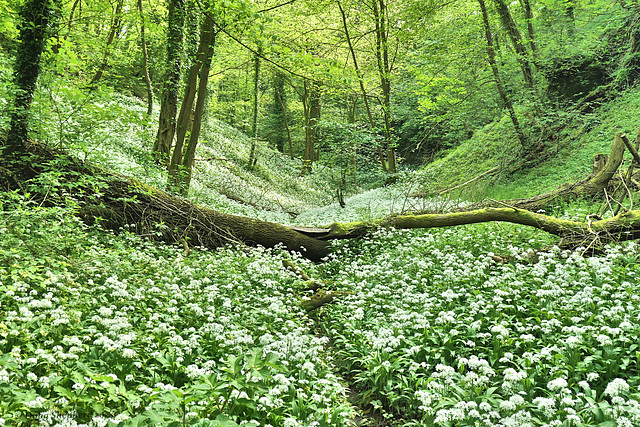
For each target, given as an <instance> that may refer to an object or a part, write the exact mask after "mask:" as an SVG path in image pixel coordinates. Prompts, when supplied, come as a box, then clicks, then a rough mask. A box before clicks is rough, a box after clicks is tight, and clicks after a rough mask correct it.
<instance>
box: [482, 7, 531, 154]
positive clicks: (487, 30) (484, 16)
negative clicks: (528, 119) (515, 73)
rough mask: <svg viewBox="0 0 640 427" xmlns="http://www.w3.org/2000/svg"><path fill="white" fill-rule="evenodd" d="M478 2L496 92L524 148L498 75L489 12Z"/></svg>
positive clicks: (524, 141) (523, 136) (524, 145)
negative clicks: (496, 88)
mask: <svg viewBox="0 0 640 427" xmlns="http://www.w3.org/2000/svg"><path fill="white" fill-rule="evenodd" d="M478 3H479V4H480V9H481V10H482V21H483V22H484V31H485V32H484V34H485V37H486V39H487V57H488V60H489V65H491V70H492V71H493V77H494V78H495V80H496V86H497V87H498V93H499V94H500V98H502V101H503V102H504V104H505V106H506V107H507V110H508V111H509V116H510V117H511V122H512V123H513V127H514V128H515V131H516V134H517V135H518V139H519V140H520V145H521V146H522V148H523V149H526V148H527V146H528V141H527V137H526V136H525V135H524V132H523V131H522V128H521V127H520V121H519V120H518V116H517V115H516V111H515V109H514V108H513V103H512V102H511V98H509V96H508V95H507V91H506V90H505V88H504V85H503V84H502V78H501V77H500V71H499V70H498V62H497V61H496V52H495V50H494V49H493V37H492V36H491V25H490V24H489V14H488V13H487V6H486V5H485V3H484V0H478Z"/></svg>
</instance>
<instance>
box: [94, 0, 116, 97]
mask: <svg viewBox="0 0 640 427" xmlns="http://www.w3.org/2000/svg"><path fill="white" fill-rule="evenodd" d="M123 5H124V0H118V3H117V4H116V10H115V12H114V15H113V20H112V21H111V28H110V29H109V34H108V35H107V43H106V45H105V48H104V56H103V58H102V63H101V64H100V66H99V67H98V70H97V71H96V73H95V74H94V75H93V78H92V79H91V81H90V82H89V86H93V85H95V84H96V83H98V82H99V81H100V79H101V78H102V75H103V74H104V71H105V70H106V69H107V64H108V62H109V56H110V55H111V50H112V49H113V46H112V45H113V44H115V43H114V42H115V38H116V34H117V33H118V31H120V24H121V23H122V7H123Z"/></svg>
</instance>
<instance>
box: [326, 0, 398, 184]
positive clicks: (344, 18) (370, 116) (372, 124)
mask: <svg viewBox="0 0 640 427" xmlns="http://www.w3.org/2000/svg"><path fill="white" fill-rule="evenodd" d="M338 8H339V9H340V14H341V15H342V25H343V26H344V34H345V37H346V38H347V43H348V45H349V51H350V52H351V59H352V60H353V68H354V69H355V70H356V76H357V77H358V83H359V84H360V91H361V92H362V100H363V101H364V107H365V110H366V112H367V118H368V119H369V126H370V127H371V130H372V131H373V130H374V129H375V127H376V126H375V122H374V121H373V114H372V113H371V107H370V105H369V98H368V97H367V91H366V89H365V88H364V77H363V75H362V71H361V70H360V67H358V59H357V57H356V51H355V49H354V48H353V43H352V41H351V36H350V35H349V27H348V26H347V15H346V14H345V13H344V9H343V8H342V5H341V4H340V1H339V0H338ZM377 152H378V159H379V161H380V165H381V166H382V170H383V171H384V172H385V173H386V172H387V162H386V161H385V159H384V151H383V149H382V147H381V146H378V148H377Z"/></svg>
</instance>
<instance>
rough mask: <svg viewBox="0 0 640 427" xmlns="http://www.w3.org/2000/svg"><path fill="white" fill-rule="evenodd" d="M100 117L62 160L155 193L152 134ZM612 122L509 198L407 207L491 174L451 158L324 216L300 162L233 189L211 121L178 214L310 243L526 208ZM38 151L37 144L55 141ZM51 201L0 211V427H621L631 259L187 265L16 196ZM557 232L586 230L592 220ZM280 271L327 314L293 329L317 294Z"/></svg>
mask: <svg viewBox="0 0 640 427" xmlns="http://www.w3.org/2000/svg"><path fill="white" fill-rule="evenodd" d="M627 98H628V99H623V100H622V101H629V102H631V101H633V100H634V99H635V97H632V96H631V95H627ZM622 101H621V102H622ZM112 102H113V103H114V105H111V106H110V105H108V104H107V105H102V106H96V109H102V110H99V111H103V113H104V114H106V113H107V111H108V112H109V114H111V115H115V116H116V117H114V118H113V120H114V122H118V118H120V119H122V120H120V121H119V122H118V123H125V121H124V117H128V118H129V119H128V120H129V121H126V123H128V125H127V126H119V127H118V128H117V129H113V128H111V127H109V126H110V125H109V124H107V122H99V123H93V122H91V120H93V119H92V118H91V117H90V116H89V115H87V116H82V115H76V116H74V119H73V120H72V121H71V122H70V123H67V124H66V126H71V128H74V127H75V128H82V127H83V126H87V124H89V123H91V124H92V126H91V129H92V132H91V135H86V138H85V139H83V140H82V141H81V142H82V143H80V141H78V140H76V141H75V143H73V144H70V145H69V147H68V148H70V149H71V150H72V151H73V152H74V153H75V154H76V155H78V156H79V157H81V158H86V159H89V160H91V161H94V162H97V163H100V164H102V165H104V167H106V168H108V169H110V170H115V171H118V172H121V173H124V174H127V175H133V176H136V177H138V178H139V179H142V180H144V181H145V182H147V183H149V184H151V185H157V186H160V187H162V186H163V178H162V174H163V173H162V171H161V170H160V169H158V168H157V167H156V166H155V164H154V163H153V159H152V158H151V156H150V155H149V154H148V151H147V150H148V142H149V138H150V137H151V136H152V126H151V124H150V122H145V121H144V120H142V119H141V120H139V121H131V120H130V117H131V116H132V115H134V116H135V115H137V116H139V117H142V109H143V108H144V107H143V106H141V105H139V104H137V103H135V102H133V101H131V100H129V99H126V98H114V100H113V101H112ZM116 106H117V108H115V107H116ZM628 110H631V109H628ZM623 111H624V114H622V112H623ZM94 112H95V111H94ZM609 113H610V115H609V116H608V115H607V114H609ZM627 115H628V116H629V117H627ZM614 116H616V117H617V121H616V123H622V122H624V120H627V119H628V120H629V121H631V119H630V113H627V109H624V108H623V107H622V104H620V105H619V106H618V104H612V105H610V106H609V107H607V108H605V109H604V110H603V114H602V115H601V116H599V117H598V118H586V119H580V123H582V124H581V126H582V127H580V126H578V127H575V128H573V130H571V129H569V130H565V131H566V132H568V134H567V135H568V136H570V137H571V138H567V140H571V139H572V138H573V139H575V140H577V141H578V142H576V143H575V144H574V143H573V142H571V143H569V142H566V143H564V142H563V143H562V146H560V145H559V146H558V149H557V150H556V154H555V157H551V158H550V159H549V160H548V161H547V162H545V163H543V164H541V165H539V166H538V167H537V168H536V169H529V170H525V169H522V170H519V171H516V172H515V174H514V175H512V177H513V178H511V179H512V180H513V183H508V182H507V181H506V180H505V179H504V177H505V175H504V173H500V174H497V175H492V176H490V177H487V179H486V180H481V181H480V182H478V183H476V184H475V185H473V186H470V187H469V188H465V189H464V190H462V191H459V192H456V193H455V194H448V195H447V196H445V197H432V198H424V197H416V193H418V192H421V191H423V192H424V191H425V188H426V192H434V191H435V190H437V189H442V188H449V187H450V186H455V185H456V184H458V183H460V182H464V181H465V180H468V179H470V178H472V177H473V176H476V175H478V174H480V173H482V172H484V171H486V170H488V169H490V168H491V167H495V166H496V165H495V164H494V163H492V162H489V161H487V162H486V163H485V164H480V165H479V164H474V163H472V162H467V161H466V160H465V159H467V157H466V156H474V157H477V156H478V152H477V151H473V150H472V149H471V147H472V145H473V144H472V143H469V144H468V145H465V146H462V147H461V148H459V149H458V150H454V151H453V152H451V153H448V154H447V155H446V156H445V157H444V158H443V160H441V161H438V162H435V163H434V164H432V165H428V166H426V167H425V168H423V169H422V170H420V171H411V170H406V171H404V172H403V173H402V174H401V176H400V179H399V180H398V181H397V182H396V184H393V185H390V186H387V187H378V188H368V186H374V184H373V183H374V182H379V181H376V179H377V178H376V177H375V176H367V177H366V179H364V178H363V180H362V181H361V182H360V186H359V187H354V188H353V189H352V194H351V196H350V197H349V198H348V199H347V201H346V202H347V203H346V207H345V208H340V207H339V205H338V204H337V203H336V202H335V201H334V200H333V194H334V192H333V186H334V183H335V176H334V173H335V172H334V171H333V170H331V169H329V168H323V167H319V168H317V169H316V172H315V173H314V174H312V175H311V176H306V177H299V173H298V172H299V164H298V163H297V162H294V161H291V160H289V159H287V158H286V157H285V156H279V155H276V154H275V153H274V152H273V151H270V150H269V149H268V147H266V146H262V147H260V150H259V163H258V164H259V167H258V169H257V170H255V171H253V172H252V171H249V169H248V168H247V167H246V158H247V156H248V143H247V141H248V140H247V139H246V138H245V137H244V136H243V135H242V134H240V133H238V132H237V131H234V130H233V129H231V128H229V127H227V126H225V125H223V124H221V123H218V122H215V121H210V122H209V124H208V125H207V126H208V128H207V129H206V132H205V135H206V136H205V138H204V140H206V142H204V141H203V144H202V148H201V151H200V152H199V153H198V154H197V157H198V158H199V159H200V160H198V162H197V169H196V172H197V177H198V178H197V179H196V180H195V181H194V185H193V188H192V190H191V193H190V194H189V197H190V198H192V199H193V200H195V201H197V202H198V203H201V204H203V205H207V206H209V207H212V208H215V209H219V210H221V211H224V212H229V213H234V214H241V215H247V216H251V217H256V218H261V219H265V220H270V221H274V222H280V223H286V224H292V225H312V226H319V225H326V224H329V223H331V222H334V221H355V220H370V219H376V218H380V217H382V216H386V215H389V214H391V213H398V212H404V211H411V210H422V209H425V208H428V207H434V206H435V207H443V206H447V205H450V204H452V203H458V202H459V201H460V200H471V201H473V200H475V199H480V198H484V197H487V196H492V197H497V196H499V195H500V194H510V193H511V192H512V191H514V188H515V187H513V186H515V185H518V184H519V183H523V182H526V183H528V186H527V187H526V188H524V189H522V190H521V191H522V193H518V195H519V196H524V195H526V194H524V193H526V192H527V191H532V190H533V189H536V191H537V192H539V191H540V189H542V188H545V189H548V188H552V187H555V186H556V185H557V184H558V181H559V180H563V179H565V178H563V177H566V180H567V181H573V180H575V179H577V178H581V177H583V176H585V173H584V171H585V168H587V169H589V168H590V167H591V157H590V156H591V154H592V153H590V151H594V150H595V149H597V148H598V147H599V146H598V145H597V144H601V149H599V150H597V151H606V148H608V146H609V145H610V142H611V138H612V135H613V134H612V133H611V134H610V132H609V129H608V128H609V127H610V125H608V124H607V123H610V121H612V120H613V117H614ZM587 122H588V123H587ZM53 123H55V121H53ZM103 123H104V124H103ZM636 125H637V123H633V124H632V126H631V125H629V127H630V129H626V130H628V131H629V132H630V133H631V132H632V129H634V128H635V126H636ZM502 126H504V128H503V127H502ZM625 126H627V125H626V124H625ZM483 132H484V133H483V134H479V135H478V136H477V138H478V139H479V140H483V138H484V140H490V139H491V138H492V137H495V138H496V141H497V142H495V144H497V145H495V144H494V145H495V146H494V145H486V146H483V145H479V144H477V142H478V140H476V141H475V142H476V144H475V146H476V147H479V148H477V150H488V151H486V152H487V153H489V152H491V150H496V148H495V147H496V146H499V144H500V143H501V141H504V140H508V139H509V136H508V130H507V129H506V125H504V124H503V123H497V124H494V125H492V126H489V127H488V128H487V129H485V130H484V131H483ZM42 134H43V135H48V138H47V139H49V140H50V141H52V142H54V143H55V141H56V140H55V138H54V137H60V135H63V133H62V132H60V129H49V130H47V129H43V130H42ZM578 136H581V138H582V139H580V138H577V137H578ZM600 139H601V140H602V142H599V141H600ZM491 140H492V139H491ZM492 141H493V140H492ZM588 141H592V144H586V142H588ZM58 142H60V141H58ZM586 145H588V146H586ZM585 146H586V147H585ZM483 147H484V148H483ZM500 152H501V153H505V152H506V151H505V150H501V151H500ZM581 153H583V154H584V155H583V154H581ZM456 156H457V157H456ZM567 156H569V157H567ZM456 158H457V160H456ZM482 158H483V159H488V160H491V159H492V157H490V156H489V155H485V156H484V157H482ZM568 158H571V159H572V160H571V161H567V160H566V159H568ZM447 159H448V160H447ZM563 159H565V160H564V163H563V165H565V166H566V167H564V168H560V167H557V165H558V164H559V163H560V162H563ZM493 160H494V161H496V162H497V163H500V162H501V161H506V160H505V159H500V158H498V157H494V158H493ZM448 162H451V163H452V164H453V165H455V164H456V162H458V163H465V164H466V169H465V168H462V169H459V170H457V172H456V171H454V169H452V168H453V166H450V165H449V163H448ZM554 165H555V166H554ZM556 169H557V170H556ZM544 171H547V172H548V173H549V174H550V175H551V176H552V177H553V178H548V177H546V175H545V174H544V173H543V172H544ZM436 175H437V176H438V177H439V180H434V179H432V177H433V176H436ZM367 180H371V181H369V182H371V184H370V185H368V184H367V182H368V181H367ZM546 180H550V181H549V182H548V183H547V185H546V186H545V185H544V183H545V182H547V181H546ZM551 181H553V185H551ZM60 185H61V182H60V180H59V179H58V176H56V174H55V172H54V171H52V172H51V173H49V174H44V175H42V176H41V177H40V178H39V181H38V182H34V183H31V184H30V185H29V187H28V188H26V190H27V193H26V194H25V193H18V192H3V193H1V195H0V206H1V207H0V216H1V218H0V224H1V225H0V425H1V424H6V425H19V426H27V425H35V424H39V425H44V426H54V425H93V426H104V425H108V424H109V423H120V425H157V424H160V425H169V426H181V425H197V426H200V427H203V426H210V427H211V426H215V427H234V426H237V425H245V426H248V427H253V426H265V427H267V426H273V427H276V426H284V427H294V426H327V427H328V426H340V425H345V426H347V425H353V424H354V423H357V422H361V421H364V422H365V423H368V424H370V425H384V424H385V423H386V424H388V425H404V426H413V425H415V426H418V425H420V426H432V425H452V424H454V425H460V426H464V425H470V426H471V425H486V426H490V425H493V426H515V425H518V426H525V425H532V426H551V425H562V424H563V423H564V424H565V425H603V426H604V425H638V424H640V395H639V394H638V389H639V387H640V347H639V346H638V344H637V343H638V342H640V323H639V322H638V319H640V292H639V291H638V286H637V285H638V283H639V282H640V267H638V266H639V264H638V263H637V260H638V259H640V248H639V247H638V245H637V244H636V243H633V242H631V243H626V244H624V245H615V246H611V247H608V248H607V249H606V250H605V251H604V253H602V254H600V255H598V256H592V257H589V256H586V254H585V253H584V251H583V250H581V249H578V250H576V251H563V250H560V249H559V248H558V247H556V246H554V243H556V242H555V240H554V238H553V237H551V236H549V235H547V234H545V233H543V232H541V231H538V230H535V229H531V228H527V227H522V226H517V225H510V224H506V225H505V224H500V223H491V224H476V225H465V226H460V227H455V228H448V229H439V230H394V229H381V230H378V231H376V232H374V233H372V234H371V235H369V236H367V237H365V238H362V239H358V240H353V241H340V242H337V243H335V245H334V249H333V251H332V253H331V254H330V255H329V256H328V258H327V259H326V260H325V262H323V263H319V264H313V263H310V262H309V261H307V260H305V259H304V258H303V257H300V256H299V255H296V254H292V253H289V252H287V251H284V250H282V249H281V248H275V249H264V248H247V247H231V246H230V247H225V248H222V249H219V250H215V251H213V250H208V249H206V248H199V247H195V248H190V250H185V248H184V247H183V246H181V245H164V244H155V243H151V242H149V241H148V240H147V239H145V238H142V237H140V236H137V235H135V234H134V233H132V232H129V228H128V227H125V228H124V229H123V230H120V232H118V233H112V232H106V231H104V230H103V229H100V228H98V227H94V226H87V225H86V224H83V223H82V222H80V221H79V220H78V219H77V218H76V216H75V211H76V207H75V206H74V203H73V202H74V199H73V195H72V194H69V197H68V198H67V199H66V204H61V205H59V206H49V207H46V206H44V205H39V204H35V203H34V202H33V200H34V198H33V197H31V195H30V194H34V193H35V192H41V193H45V194H50V193H52V192H53V190H56V189H59V188H58V187H59V186H60ZM557 211H558V213H559V214H560V215H562V216H563V217H566V218H584V217H585V216H586V215H588V214H589V213H592V206H590V205H586V204H584V203H582V204H580V203H578V204H572V205H569V206H559V207H558V208H557ZM159 227H161V225H159ZM284 261H286V262H289V263H293V264H295V265H296V266H298V267H299V268H300V269H302V270H304V271H305V272H306V273H307V274H308V276H309V277H310V278H311V279H312V281H313V282H317V283H320V284H322V287H323V289H324V290H325V291H326V292H333V293H335V294H339V295H341V297H340V298H336V299H334V301H333V302H332V303H331V304H327V305H325V306H323V307H321V308H319V309H317V310H314V311H313V312H312V313H311V314H309V313H308V312H307V311H306V310H305V309H304V308H303V304H302V303H303V302H304V301H306V300H308V299H309V298H311V297H312V295H313V293H314V291H313V290H310V286H309V285H310V284H309V281H308V280H305V279H304V278H302V277H300V275H298V274H295V273H293V272H291V271H290V270H287V269H285V268H283V262H284ZM319 331H320V332H319ZM355 391H357V393H355ZM354 402H355V404H354Z"/></svg>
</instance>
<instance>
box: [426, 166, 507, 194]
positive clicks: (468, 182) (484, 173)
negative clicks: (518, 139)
mask: <svg viewBox="0 0 640 427" xmlns="http://www.w3.org/2000/svg"><path fill="white" fill-rule="evenodd" d="M499 170H500V166H496V167H495V168H493V169H489V170H488V171H486V172H483V173H481V174H480V175H478V176H476V177H474V178H471V179H470V180H469V181H467V182H463V183H462V184H460V185H456V186H455V187H451V188H447V189H446V190H442V191H440V192H439V193H438V196H442V195H443V194H445V193H448V192H450V191H453V190H457V189H458V188H460V187H464V186H465V185H467V184H471V183H472V182H474V181H477V180H479V179H480V178H482V177H483V176H485V175H489V174H492V173H494V172H498V171H499Z"/></svg>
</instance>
